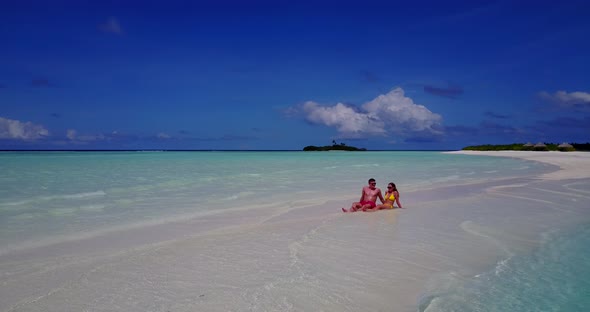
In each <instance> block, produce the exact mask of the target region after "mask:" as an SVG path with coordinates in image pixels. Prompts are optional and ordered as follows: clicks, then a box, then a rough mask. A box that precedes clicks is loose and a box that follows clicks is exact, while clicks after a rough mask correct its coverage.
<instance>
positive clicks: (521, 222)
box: [0, 152, 590, 311]
mask: <svg viewBox="0 0 590 312" xmlns="http://www.w3.org/2000/svg"><path fill="white" fill-rule="evenodd" d="M0 170H1V172H3V173H4V174H3V175H1V176H0V186H1V187H0V282H2V283H3V285H6V286H7V287H6V288H4V289H9V290H7V291H3V292H2V294H0V311H64V310H89V311H113V310H117V311H121V310H125V311H148V310H149V311H195V310H200V311H309V310H324V311H361V310H366V311H385V310H386V311H417V310H420V311H516V310H518V311H580V308H587V307H588V301H587V299H586V298H587V296H585V295H584V294H587V293H588V290H589V289H590V288H589V287H588V283H587V282H586V280H588V278H589V277H590V276H589V274H590V273H589V270H588V266H587V264H585V262H584V261H583V259H585V257H587V256H590V251H589V250H588V246H589V245H590V244H589V240H590V238H589V231H588V228H589V224H590V215H589V213H588V211H587V207H586V206H587V205H586V204H585V202H586V201H587V200H588V198H589V197H590V179H577V180H555V181H547V180H543V179H541V178H540V177H541V175H542V174H544V173H547V172H551V171H555V170H558V168H557V167H556V166H553V165H548V164H545V163H539V162H533V161H526V160H522V159H514V158H505V157H485V156H471V155H458V154H446V153H440V152H4V153H0ZM371 177H372V178H375V179H376V180H377V186H378V187H381V188H384V187H385V186H386V184H387V182H390V181H392V182H395V183H396V184H397V185H398V188H399V190H400V192H401V201H402V204H403V205H404V208H406V209H395V210H393V211H380V212H376V213H356V214H342V213H340V212H339V211H340V207H343V206H348V205H350V203H351V202H352V201H356V200H357V199H358V197H359V196H360V189H361V187H362V186H363V185H365V184H366V181H367V179H368V178H371ZM582 310H584V309H582Z"/></svg>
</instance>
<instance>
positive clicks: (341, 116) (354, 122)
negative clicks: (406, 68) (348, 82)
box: [303, 88, 442, 137]
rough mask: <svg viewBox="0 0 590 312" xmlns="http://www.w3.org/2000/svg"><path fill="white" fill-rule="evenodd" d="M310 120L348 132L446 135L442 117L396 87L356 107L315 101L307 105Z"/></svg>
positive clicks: (354, 133)
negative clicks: (328, 104) (443, 132)
mask: <svg viewBox="0 0 590 312" xmlns="http://www.w3.org/2000/svg"><path fill="white" fill-rule="evenodd" d="M303 112H304V113H305V115H306V119H307V120H308V121H310V122H312V123H315V124H322V125H326V126H329V127H335V128H336V129H337V130H338V131H339V132H340V133H342V134H344V135H355V136H359V135H360V136H362V135H374V134H379V135H387V134H389V135H394V136H403V137H407V136H412V135H415V134H421V135H425V134H426V135H438V134H442V132H441V130H440V128H441V127H440V125H441V123H442V117H441V116H440V115H438V114H435V113H433V112H431V111H430V110H429V109H428V108H426V107H425V106H423V105H418V104H415V103H414V101H413V100H412V99H411V98H409V97H406V96H405V95H404V90H403V89H402V88H395V89H393V90H392V91H390V92H389V93H387V94H382V95H379V96H378V97H376V98H375V99H373V100H372V101H370V102H367V103H365V104H363V105H362V106H361V108H360V109H355V108H353V107H352V106H348V105H346V104H342V103H338V104H336V105H334V106H321V105H319V104H317V103H315V102H307V103H305V104H303Z"/></svg>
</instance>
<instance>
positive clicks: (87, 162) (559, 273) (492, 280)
mask: <svg viewBox="0 0 590 312" xmlns="http://www.w3.org/2000/svg"><path fill="white" fill-rule="evenodd" d="M555 169H556V168H555V167H553V166H550V165H546V164H542V163H536V162H530V161H524V160H518V159H511V158H504V157H483V156H481V157H480V156H478V157H473V156H469V155H456V154H445V153H441V152H412V151H407V152H402V151H400V152H385V151H383V152H356V153H354V152H353V153H351V152H295V151H293V152H289V151H277V152H273V151H268V152H265V151H247V152H246V151H244V152H238V151H196V152H2V153H0V172H1V173H2V174H1V175H0V255H2V254H8V253H10V252H12V251H14V250H22V249H26V248H33V247H37V246H44V245H48V244H52V243H55V242H59V241H63V240H72V239H76V238H78V237H91V236H93V235H99V234H100V233H103V232H108V231H111V230H115V229H125V228H132V227H141V226H142V225H146V224H159V223H166V222H170V221H174V220H180V219H183V218H199V216H205V215H206V216H211V215H219V216H220V217H223V216H224V215H231V212H232V211H236V210H241V211H243V210H247V209H256V207H266V208H269V207H270V208H272V207H277V208H279V207H281V206H284V205H292V206H296V205H298V204H300V203H301V202H305V203H307V204H321V203H326V202H328V201H330V200H334V199H339V200H342V199H345V200H347V202H348V201H349V200H356V199H357V198H358V197H359V196H360V189H361V187H362V186H363V185H365V184H366V182H367V179H368V178H375V179H376V180H377V186H378V187H380V188H382V189H385V187H386V185H387V183H388V182H395V183H396V184H397V186H398V188H399V190H400V192H401V193H402V194H404V193H410V192H417V191H423V190H428V189H433V190H436V189H438V188H441V187H452V186H461V185H471V184H477V183H484V182H488V181H501V180H503V179H509V178H520V179H528V178H532V177H534V176H536V175H538V174H540V173H543V172H549V171H553V170H555ZM589 186H590V185H589V184H588V183H586V184H583V185H582V186H581V187H579V188H581V189H582V191H588V187H589ZM402 202H403V203H404V204H407V203H406V202H404V201H402ZM514 208H515V209H518V207H514ZM334 209H335V211H337V210H339V207H334ZM580 220H581V221H580V222H578V223H577V224H575V225H572V226H571V227H566V228H564V227H559V228H551V227H548V228H549V230H547V231H545V232H543V233H541V236H540V237H539V241H540V242H541V243H540V244H539V246H538V247H536V248H534V249H532V250H530V251H529V252H525V253H519V254H514V255H510V256H509V257H506V258H503V259H501V260H499V261H498V262H497V263H496V265H495V266H490V267H486V268H483V269H482V271H481V272H479V273H478V274H475V275H474V276H472V277H470V278H461V279H454V280H453V281H452V282H449V283H446V284H445V283H443V284H441V283H438V284H437V286H436V287H434V288H429V289H426V290H425V291H424V294H423V296H422V297H421V298H419V299H418V300H417V301H418V302H417V306H418V309H419V310H420V311H583V310H584V308H588V307H589V306H590V299H589V298H590V282H589V281H590V261H587V259H588V258H589V257H590V224H588V223H584V222H585V221H584V218H580Z"/></svg>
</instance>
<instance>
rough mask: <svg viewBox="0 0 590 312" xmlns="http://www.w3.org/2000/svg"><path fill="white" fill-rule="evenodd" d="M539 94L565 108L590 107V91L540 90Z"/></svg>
mask: <svg viewBox="0 0 590 312" xmlns="http://www.w3.org/2000/svg"><path fill="white" fill-rule="evenodd" d="M539 96H540V97H541V98H542V99H544V100H547V101H550V102H554V103H556V104H557V105H559V106H562V107H565V108H590V93H588V92H581V91H577V92H569V93H568V92H566V91H557V92H555V93H554V94H550V93H548V92H546V91H543V92H540V93H539Z"/></svg>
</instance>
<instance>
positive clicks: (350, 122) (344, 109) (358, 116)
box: [303, 101, 385, 134]
mask: <svg viewBox="0 0 590 312" xmlns="http://www.w3.org/2000/svg"><path fill="white" fill-rule="evenodd" d="M303 111H304V113H305V114H306V118H307V120H308V121H310V122H312V123H316V124H323V125H326V126H329V127H336V128H337V129H338V131H339V132H342V133H347V134H358V133H383V132H385V131H384V130H383V124H382V122H380V121H379V120H375V119H374V118H372V116H370V115H368V114H366V113H361V112H356V111H355V110H354V109H353V108H352V107H349V106H346V105H345V104H342V103H338V104H336V105H334V106H320V105H319V104H318V103H315V102H311V101H310V102H306V103H305V104H303Z"/></svg>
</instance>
